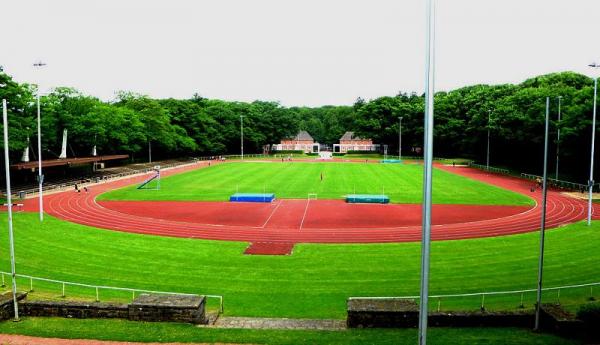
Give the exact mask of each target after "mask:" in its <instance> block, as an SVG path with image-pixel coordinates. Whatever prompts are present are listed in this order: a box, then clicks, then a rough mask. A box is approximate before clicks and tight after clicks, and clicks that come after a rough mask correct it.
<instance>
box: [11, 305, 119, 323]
mask: <svg viewBox="0 0 600 345" xmlns="http://www.w3.org/2000/svg"><path fill="white" fill-rule="evenodd" d="M19 312H20V313H21V314H23V315H26V316H53V317H72V318H77V319H88V318H111V319H112V318H119V319H127V318H128V317H129V310H128V309H127V305H126V304H112V303H100V302H95V303H85V302H74V301H23V302H20V303H19Z"/></svg>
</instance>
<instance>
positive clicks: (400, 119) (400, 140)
mask: <svg viewBox="0 0 600 345" xmlns="http://www.w3.org/2000/svg"><path fill="white" fill-rule="evenodd" d="M398 121H399V126H398V159H399V160H402V116H400V117H398Z"/></svg>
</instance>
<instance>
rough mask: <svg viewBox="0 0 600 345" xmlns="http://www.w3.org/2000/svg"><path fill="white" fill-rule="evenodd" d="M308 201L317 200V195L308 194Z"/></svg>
mask: <svg viewBox="0 0 600 345" xmlns="http://www.w3.org/2000/svg"><path fill="white" fill-rule="evenodd" d="M308 200H317V193H308Z"/></svg>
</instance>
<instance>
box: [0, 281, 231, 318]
mask: <svg viewBox="0 0 600 345" xmlns="http://www.w3.org/2000/svg"><path fill="white" fill-rule="evenodd" d="M5 275H6V276H8V277H11V274H10V273H9V272H3V271H0V276H1V277H2V286H3V287H4V286H6V282H5ZM15 276H16V277H17V278H24V279H28V280H29V291H30V292H32V291H33V282H34V281H40V282H46V283H56V284H58V285H60V286H61V288H62V295H61V296H62V297H66V287H67V286H77V287H83V288H90V289H93V290H94V291H95V293H96V302H99V301H100V291H101V290H112V291H125V292H131V300H133V299H135V294H136V293H154V294H161V295H185V296H200V294H191V293H181V292H169V291H157V290H144V289H134V288H124V287H116V286H106V285H92V284H83V283H75V282H68V281H64V280H56V279H49V278H41V277H34V276H30V275H26V274H16V275H15ZM202 296H205V297H206V298H214V299H218V300H219V313H223V296H221V295H204V294H203V295H202Z"/></svg>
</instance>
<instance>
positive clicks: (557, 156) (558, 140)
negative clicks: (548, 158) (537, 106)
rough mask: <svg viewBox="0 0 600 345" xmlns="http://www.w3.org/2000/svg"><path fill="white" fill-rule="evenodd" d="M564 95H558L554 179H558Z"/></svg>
mask: <svg viewBox="0 0 600 345" xmlns="http://www.w3.org/2000/svg"><path fill="white" fill-rule="evenodd" d="M561 99H562V96H558V126H557V129H556V174H555V175H554V179H555V180H558V159H559V152H560V100H561Z"/></svg>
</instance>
